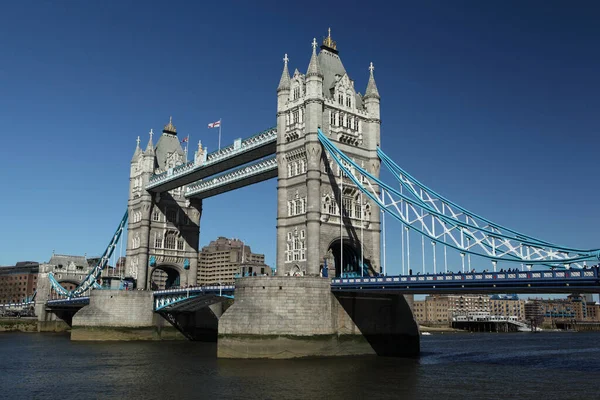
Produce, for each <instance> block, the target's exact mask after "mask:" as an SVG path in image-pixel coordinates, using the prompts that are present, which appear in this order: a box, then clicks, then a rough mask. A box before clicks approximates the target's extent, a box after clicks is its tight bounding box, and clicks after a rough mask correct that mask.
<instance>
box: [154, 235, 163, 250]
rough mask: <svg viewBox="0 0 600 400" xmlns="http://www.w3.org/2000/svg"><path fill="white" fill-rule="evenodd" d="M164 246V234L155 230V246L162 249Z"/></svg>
mask: <svg viewBox="0 0 600 400" xmlns="http://www.w3.org/2000/svg"><path fill="white" fill-rule="evenodd" d="M161 247H162V235H161V234H160V233H158V232H154V248H155V249H160V248H161Z"/></svg>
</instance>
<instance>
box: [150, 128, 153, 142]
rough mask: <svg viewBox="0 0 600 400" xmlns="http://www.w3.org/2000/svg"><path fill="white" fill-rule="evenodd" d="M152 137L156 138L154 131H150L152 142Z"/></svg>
mask: <svg viewBox="0 0 600 400" xmlns="http://www.w3.org/2000/svg"><path fill="white" fill-rule="evenodd" d="M152 136H154V131H153V130H152V129H150V140H152Z"/></svg>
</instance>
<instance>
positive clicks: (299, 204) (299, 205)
mask: <svg viewBox="0 0 600 400" xmlns="http://www.w3.org/2000/svg"><path fill="white" fill-rule="evenodd" d="M294 203H296V215H298V214H302V200H298V201H295V202H294Z"/></svg>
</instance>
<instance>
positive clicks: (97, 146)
mask: <svg viewBox="0 0 600 400" xmlns="http://www.w3.org/2000/svg"><path fill="white" fill-rule="evenodd" d="M240 3H241V2H240ZM524 3H526V4H524ZM0 14H1V15H3V16H4V18H3V24H1V25H0V49H1V53H0V54H1V56H0V60H1V62H0V121H2V130H3V133H2V142H3V143H2V145H1V146H0V156H1V159H2V160H3V164H4V167H3V168H2V169H0V182H2V184H3V185H2V188H3V189H2V192H3V193H2V197H1V199H2V200H1V202H2V207H0V218H1V221H2V227H3V229H2V230H1V231H0V243H2V244H1V245H0V250H1V251H0V265H10V264H14V263H15V262H17V261H20V260H36V261H47V260H48V259H49V258H50V256H51V254H52V251H53V250H55V251H56V252H57V253H66V254H83V253H87V254H88V255H97V254H100V253H101V252H102V251H103V249H104V247H105V246H106V244H107V242H108V240H109V238H110V236H111V235H112V233H113V230H114V229H115V227H116V225H117V223H118V221H119V219H120V217H121V216H122V213H123V212H124V209H125V207H126V202H127V190H128V173H129V162H130V159H131V156H132V154H133V151H134V149H135V139H136V137H137V136H138V135H139V136H141V138H142V145H144V146H145V144H146V142H147V140H148V134H147V133H148V131H149V130H150V129H151V128H153V129H154V130H155V131H161V130H162V127H163V125H164V124H166V123H167V122H168V120H169V116H170V115H172V116H173V122H174V124H175V125H176V126H177V129H178V132H179V135H180V136H182V137H183V136H186V135H187V134H189V135H190V137H191V139H190V141H191V142H192V143H197V141H198V139H202V141H203V143H205V144H207V145H208V146H209V149H210V150H214V149H215V148H216V147H217V131H216V130H208V129H207V128H206V124H207V123H209V122H212V121H215V120H217V119H219V118H222V119H223V131H222V132H223V139H222V140H223V143H224V144H227V143H230V142H232V141H233V139H235V138H238V137H246V136H250V135H252V134H254V133H256V132H258V131H261V130H263V129H266V128H268V127H270V126H273V125H275V113H276V108H275V107H276V92H275V89H276V87H277V84H278V82H279V77H280V75H281V70H282V61H281V60H282V58H283V55H284V53H287V54H288V56H289V58H290V67H291V70H292V71H293V69H294V68H298V69H299V70H300V71H302V72H305V71H306V68H307V66H308V61H309V58H310V54H311V46H310V43H311V42H312V38H313V37H317V39H318V40H320V39H321V38H322V37H323V36H324V35H326V33H327V28H328V27H331V28H332V36H333V38H334V40H336V41H337V42H338V49H339V51H340V57H341V58H342V61H343V62H344V65H345V67H346V70H347V71H348V73H349V75H350V77H351V78H352V79H354V80H355V85H356V88H357V90H360V91H361V92H363V93H364V89H365V87H366V84H367V78H368V69H367V67H368V65H369V62H371V61H372V62H373V63H374V65H375V77H376V81H377V84H378V88H379V92H380V94H381V97H382V100H381V101H382V106H381V115H382V121H383V122H382V146H383V149H384V151H386V153H388V155H390V156H391V157H392V158H393V159H394V160H395V161H396V162H397V163H398V164H399V165H401V166H402V167H403V168H405V169H406V170H408V171H409V172H410V173H411V174H412V175H413V176H415V177H417V178H418V179H420V180H421V181H422V182H424V183H426V184H427V185H428V186H430V187H433V188H434V189H435V190H436V191H438V192H440V193H442V194H443V195H445V196H446V197H448V198H450V199H452V200H454V201H456V202H458V203H459V204H461V205H462V206H464V207H466V208H469V209H471V210H472V211H474V212H476V213H478V214H481V215H484V216H486V217H487V218H489V219H492V220H494V221H496V222H498V223H501V224H503V225H505V226H509V227H511V228H513V229H516V230H520V231H523V232H525V233H528V234H531V235H534V236H538V237H540V238H542V239H545V240H548V241H551V242H557V243H560V244H564V245H569V246H572V247H581V248H597V247H600V240H599V239H600V235H599V234H598V225H599V222H600V211H599V210H598V207H597V204H598V201H597V198H598V194H599V193H598V192H599V189H598V184H597V182H598V179H597V175H598V171H599V170H600V168H598V163H597V161H596V159H597V153H598V149H599V148H600V146H599V144H600V140H599V139H598V135H599V134H600V96H599V93H600V53H599V52H598V51H597V47H598V42H599V40H600V25H599V24H598V23H597V21H598V20H599V18H600V6H598V4H597V3H595V2H592V1H588V2H584V1H581V2H575V3H569V4H567V3H565V2H559V1H556V2H552V1H543V2H542V1H529V2H517V1H515V2H511V1H505V2H480V1H465V2H461V1H454V2H446V1H439V2H434V1H424V2H419V4H415V3H414V2H410V3H408V2H407V3H404V2H385V3H384V2H381V3H378V2H364V1H363V2H356V3H352V2H344V3H338V4H335V3H330V4H327V5H326V4H324V3H323V4H320V5H316V4H309V3H307V4H302V5H301V6H298V5H297V4H295V3H287V4H283V3H281V2H264V3H263V2H252V3H248V4H232V3H227V2H210V4H209V2H169V3H167V2H151V1H144V2H141V1H140V2H134V1H120V2H116V1H115V2H100V1H89V2H43V1H24V2H10V3H9V2H4V3H3V4H2V5H0ZM275 205H276V182H275V181H268V182H264V183H261V184H258V185H255V186H252V187H248V188H245V189H242V190H239V191H237V192H232V193H228V194H224V195H221V196H219V197H217V198H212V199H208V200H206V201H205V203H204V214H203V216H202V228H201V229H202V230H201V245H206V244H208V242H209V241H210V240H213V239H215V238H216V237H217V236H220V235H222V236H229V237H239V238H241V239H243V240H245V241H246V242H247V243H249V244H250V245H251V246H252V249H253V250H254V251H256V252H261V253H265V255H266V259H267V263H269V264H273V263H274V261H275V223H276V221H275V217H276V209H275ZM389 225H390V230H389V231H388V254H387V259H388V271H389V272H392V273H393V272H399V271H400V270H399V262H397V260H398V257H399V254H398V251H399V250H398V246H397V245H393V242H394V240H396V241H397V242H398V243H399V241H400V238H399V235H398V234H397V233H398V232H399V230H398V227H397V226H391V225H392V224H389ZM413 240H414V239H413ZM415 242H416V240H415ZM455 269H456V268H455Z"/></svg>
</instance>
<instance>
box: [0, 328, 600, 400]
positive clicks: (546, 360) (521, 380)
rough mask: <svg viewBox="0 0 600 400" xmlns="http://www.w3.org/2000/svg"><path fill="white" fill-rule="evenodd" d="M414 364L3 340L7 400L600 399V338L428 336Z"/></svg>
mask: <svg viewBox="0 0 600 400" xmlns="http://www.w3.org/2000/svg"><path fill="white" fill-rule="evenodd" d="M421 349H422V355H421V357H420V358H418V359H397V358H384V357H374V356H373V357H348V358H336V359H301V360H269V361H265V360H218V359H217V358H216V344H214V343H198V342H112V343H110V342H105V343H98V342H87V343H84V342H71V341H70V340H69V338H68V336H67V335H58V334H23V333H2V334H0V398H6V399H42V398H43V399H46V398H48V399H53V398H56V399H58V398H60V399H79V400H80V399H96V398H119V399H120V398H143V399H171V398H180V399H193V398H196V399H328V400H330V399H367V398H368V399H536V400H546V399H586V400H588V399H600V390H599V385H598V382H599V378H600V333H538V334H531V333H512V334H484V333H481V334H433V335H431V336H423V337H422V342H421Z"/></svg>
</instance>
